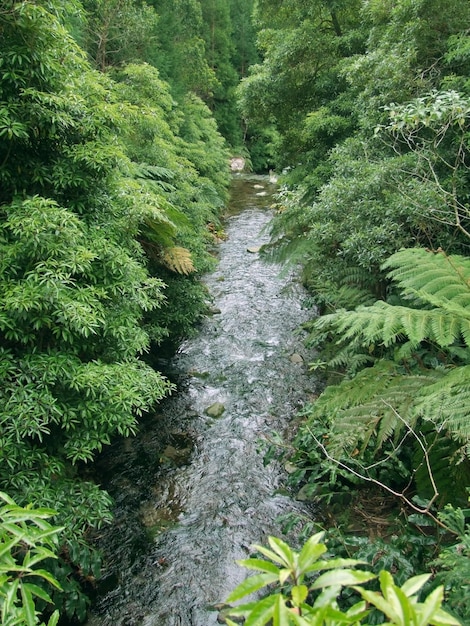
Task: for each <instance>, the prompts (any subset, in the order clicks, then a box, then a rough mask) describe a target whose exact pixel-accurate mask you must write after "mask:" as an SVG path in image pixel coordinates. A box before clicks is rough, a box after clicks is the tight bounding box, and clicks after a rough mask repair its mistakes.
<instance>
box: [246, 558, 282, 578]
mask: <svg viewBox="0 0 470 626" xmlns="http://www.w3.org/2000/svg"><path fill="white" fill-rule="evenodd" d="M237 563H238V564H239V565H241V566H242V567H246V568H247V569H253V570H260V571H261V572H271V573H272V574H277V573H278V572H279V568H278V567H277V566H276V565H274V563H270V562H269V561H265V560H264V559H241V560H238V561H237Z"/></svg>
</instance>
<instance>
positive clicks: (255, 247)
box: [246, 246, 261, 254]
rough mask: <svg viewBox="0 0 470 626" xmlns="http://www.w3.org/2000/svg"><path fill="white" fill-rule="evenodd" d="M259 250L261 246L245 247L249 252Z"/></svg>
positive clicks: (254, 252)
mask: <svg viewBox="0 0 470 626" xmlns="http://www.w3.org/2000/svg"><path fill="white" fill-rule="evenodd" d="M260 250H261V246H250V247H249V248H247V249H246V251H247V252H251V253H252V254H256V253H257V252H259V251H260Z"/></svg>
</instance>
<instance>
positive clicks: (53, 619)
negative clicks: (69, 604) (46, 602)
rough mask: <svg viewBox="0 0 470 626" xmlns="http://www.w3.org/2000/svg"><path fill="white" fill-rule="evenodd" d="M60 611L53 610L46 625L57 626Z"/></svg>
mask: <svg viewBox="0 0 470 626" xmlns="http://www.w3.org/2000/svg"><path fill="white" fill-rule="evenodd" d="M59 617H60V613H59V611H54V613H52V615H51V616H50V618H49V621H48V622H47V626H57V624H58V622H59Z"/></svg>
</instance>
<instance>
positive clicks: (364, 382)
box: [309, 360, 445, 456]
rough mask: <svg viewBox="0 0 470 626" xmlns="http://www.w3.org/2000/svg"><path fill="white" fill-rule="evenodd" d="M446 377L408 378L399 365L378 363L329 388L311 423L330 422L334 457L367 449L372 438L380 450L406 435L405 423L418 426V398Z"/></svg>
mask: <svg viewBox="0 0 470 626" xmlns="http://www.w3.org/2000/svg"><path fill="white" fill-rule="evenodd" d="M444 375H445V373H444V372H443V371H440V370H429V371H426V372H424V373H422V374H417V375H414V376H410V375H404V374H402V373H401V372H400V371H399V367H398V366H397V364H395V363H392V362H391V361H384V360H382V361H378V362H377V363H376V364H375V365H374V366H373V367H370V368H367V369H364V370H362V371H361V372H359V374H357V375H356V376H355V377H354V379H352V380H346V381H343V382H342V383H340V384H339V385H331V386H329V387H327V389H326V390H325V391H324V392H323V393H322V395H321V396H320V397H319V398H318V400H317V401H316V403H315V404H314V405H313V407H312V408H311V411H310V413H309V420H310V419H320V418H321V419H324V418H325V417H327V418H328V419H329V420H330V423H331V433H330V441H329V446H328V447H329V450H330V451H331V453H332V454H333V455H337V456H341V455H342V454H344V453H346V452H348V451H352V450H354V449H355V448H358V447H362V448H364V447H366V446H367V445H368V444H369V442H370V440H371V439H372V438H374V439H375V448H376V450H378V449H379V448H381V447H382V446H383V444H384V443H385V441H387V440H388V439H390V438H394V437H395V438H396V437H398V436H399V435H400V433H402V432H403V430H404V428H405V424H404V421H406V423H408V424H409V425H410V426H414V424H415V423H416V420H417V419H418V417H419V415H418V414H417V413H416V411H415V410H414V409H413V406H414V403H415V400H416V397H417V395H418V394H419V393H420V392H421V390H422V389H423V387H427V386H430V385H433V384H434V383H436V381H438V380H439V379H440V378H441V377H442V376H444ZM399 416H400V417H399Z"/></svg>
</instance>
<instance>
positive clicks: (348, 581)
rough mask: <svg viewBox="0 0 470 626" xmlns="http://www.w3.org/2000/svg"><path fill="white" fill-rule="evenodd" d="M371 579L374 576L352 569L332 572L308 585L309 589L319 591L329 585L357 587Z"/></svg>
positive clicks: (370, 573)
mask: <svg viewBox="0 0 470 626" xmlns="http://www.w3.org/2000/svg"><path fill="white" fill-rule="evenodd" d="M373 578H375V574H372V572H362V571H360V570H353V569H344V570H333V571H331V572H325V574H322V575H321V576H319V577H318V578H317V579H316V580H315V581H314V582H313V583H312V584H311V585H310V589H321V588H322V587H329V586H331V585H342V586H344V585H358V584H361V583H365V582H367V581H368V580H372V579H373Z"/></svg>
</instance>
